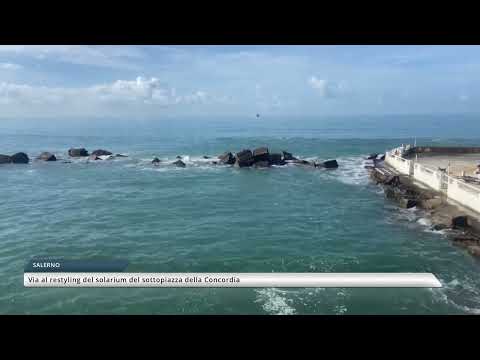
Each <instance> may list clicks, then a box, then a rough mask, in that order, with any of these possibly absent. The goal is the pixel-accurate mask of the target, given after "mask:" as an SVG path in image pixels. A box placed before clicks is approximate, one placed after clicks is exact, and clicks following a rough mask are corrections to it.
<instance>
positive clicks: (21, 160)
mask: <svg viewBox="0 0 480 360" xmlns="http://www.w3.org/2000/svg"><path fill="white" fill-rule="evenodd" d="M10 158H11V160H12V163H14V164H28V162H29V161H30V159H29V158H28V155H27V154H25V153H23V152H19V153H16V154H13V155H12V156H10Z"/></svg>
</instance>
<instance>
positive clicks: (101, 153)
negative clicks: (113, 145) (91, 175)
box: [92, 149, 112, 156]
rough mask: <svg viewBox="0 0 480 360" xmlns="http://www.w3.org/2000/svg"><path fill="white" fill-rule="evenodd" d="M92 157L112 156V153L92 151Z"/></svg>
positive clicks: (100, 150) (99, 150)
mask: <svg viewBox="0 0 480 360" xmlns="http://www.w3.org/2000/svg"><path fill="white" fill-rule="evenodd" d="M92 155H97V156H104V155H112V153H111V152H110V151H108V150H103V149H98V150H94V151H92Z"/></svg>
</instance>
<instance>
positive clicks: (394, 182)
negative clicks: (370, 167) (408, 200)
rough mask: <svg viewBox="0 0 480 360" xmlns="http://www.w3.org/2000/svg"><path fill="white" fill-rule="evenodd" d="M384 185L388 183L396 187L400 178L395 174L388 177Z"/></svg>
mask: <svg viewBox="0 0 480 360" xmlns="http://www.w3.org/2000/svg"><path fill="white" fill-rule="evenodd" d="M385 185H390V186H393V187H397V186H399V185H400V178H399V177H398V176H397V175H395V176H392V177H389V178H388V179H387V180H386V181H385Z"/></svg>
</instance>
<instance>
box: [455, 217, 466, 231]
mask: <svg viewBox="0 0 480 360" xmlns="http://www.w3.org/2000/svg"><path fill="white" fill-rule="evenodd" d="M466 227H468V218H467V217H466V216H456V217H454V218H452V228H454V229H458V228H466Z"/></svg>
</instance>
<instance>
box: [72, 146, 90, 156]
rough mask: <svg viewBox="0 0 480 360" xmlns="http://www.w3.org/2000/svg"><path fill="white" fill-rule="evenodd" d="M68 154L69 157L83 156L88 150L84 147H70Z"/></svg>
mask: <svg viewBox="0 0 480 360" xmlns="http://www.w3.org/2000/svg"><path fill="white" fill-rule="evenodd" d="M68 155H69V156H71V157H85V156H88V151H87V150H86V149H84V148H78V149H74V148H72V149H70V150H68Z"/></svg>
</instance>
